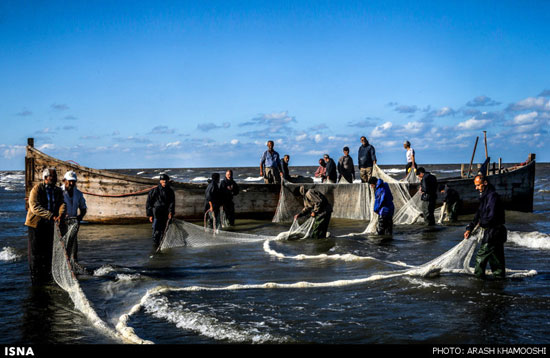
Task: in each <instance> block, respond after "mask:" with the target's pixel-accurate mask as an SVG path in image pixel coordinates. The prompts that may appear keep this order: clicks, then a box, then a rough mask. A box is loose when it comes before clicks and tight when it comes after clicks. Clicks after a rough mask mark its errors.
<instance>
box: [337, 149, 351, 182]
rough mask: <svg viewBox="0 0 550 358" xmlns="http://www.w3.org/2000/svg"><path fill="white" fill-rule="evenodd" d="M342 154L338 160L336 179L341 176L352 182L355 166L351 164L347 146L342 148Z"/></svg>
mask: <svg viewBox="0 0 550 358" xmlns="http://www.w3.org/2000/svg"><path fill="white" fill-rule="evenodd" d="M342 151H343V152H344V155H343V156H341V157H340V159H339V160H338V174H339V175H338V181H340V180H342V177H344V179H345V180H346V181H347V182H348V183H353V181H354V180H355V166H354V165H353V159H352V158H351V157H350V155H349V148H348V147H344V149H343V150H342Z"/></svg>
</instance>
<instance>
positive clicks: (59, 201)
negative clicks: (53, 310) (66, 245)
mask: <svg viewBox="0 0 550 358" xmlns="http://www.w3.org/2000/svg"><path fill="white" fill-rule="evenodd" d="M42 180H43V181H42V183H39V184H36V185H35V186H34V187H33V188H32V190H31V192H30V194H29V210H28V211H27V218H26V220H25V225H26V226H27V227H28V240H29V256H28V257H29V269H30V273H31V280H32V284H33V285H41V284H47V283H48V282H50V281H51V280H52V251H53V238H54V229H55V227H54V225H59V223H60V221H61V218H62V217H63V216H64V215H65V210H66V205H65V201H64V200H63V191H62V190H61V188H59V187H57V186H56V185H55V184H56V183H57V172H56V170H55V169H54V168H47V169H44V171H43V172H42Z"/></svg>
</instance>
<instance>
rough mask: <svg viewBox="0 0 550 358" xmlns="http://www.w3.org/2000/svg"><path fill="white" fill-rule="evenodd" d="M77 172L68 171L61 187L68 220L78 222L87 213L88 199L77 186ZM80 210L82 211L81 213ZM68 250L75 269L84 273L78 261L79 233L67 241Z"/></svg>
mask: <svg viewBox="0 0 550 358" xmlns="http://www.w3.org/2000/svg"><path fill="white" fill-rule="evenodd" d="M76 181H77V178H76V173H75V172H74V171H72V170H71V171H68V172H67V173H65V176H64V177H63V185H62V186H61V189H62V190H63V199H64V201H65V205H66V206H67V212H66V216H65V217H66V219H67V220H71V219H72V220H77V221H78V223H79V224H80V222H81V221H82V219H83V218H84V216H85V215H86V210H87V207H86V199H84V195H83V194H82V192H81V191H80V190H78V189H77V188H76ZM79 211H80V213H79ZM67 251H68V252H69V253H70V255H71V261H72V262H73V264H74V267H73V269H75V270H76V271H78V272H79V273H82V272H83V271H85V270H84V268H83V267H81V266H80V265H79V264H78V263H77V261H78V240H77V235H74V240H69V242H67Z"/></svg>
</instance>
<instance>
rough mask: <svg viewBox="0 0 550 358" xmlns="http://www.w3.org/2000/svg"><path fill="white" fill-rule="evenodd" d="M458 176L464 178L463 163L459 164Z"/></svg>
mask: <svg viewBox="0 0 550 358" xmlns="http://www.w3.org/2000/svg"><path fill="white" fill-rule="evenodd" d="M460 177H461V178H464V163H462V164H460Z"/></svg>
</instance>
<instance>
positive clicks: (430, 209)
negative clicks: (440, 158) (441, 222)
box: [416, 167, 437, 226]
mask: <svg viewBox="0 0 550 358" xmlns="http://www.w3.org/2000/svg"><path fill="white" fill-rule="evenodd" d="M416 175H417V176H418V178H419V179H420V192H421V193H422V196H421V198H420V199H421V200H422V211H423V213H424V220H425V221H426V224H427V225H428V226H434V225H435V215H434V211H435V202H436V200H437V178H436V177H435V176H434V175H433V174H431V173H430V172H427V171H426V170H425V169H424V167H420V168H418V169H417V170H416Z"/></svg>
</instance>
